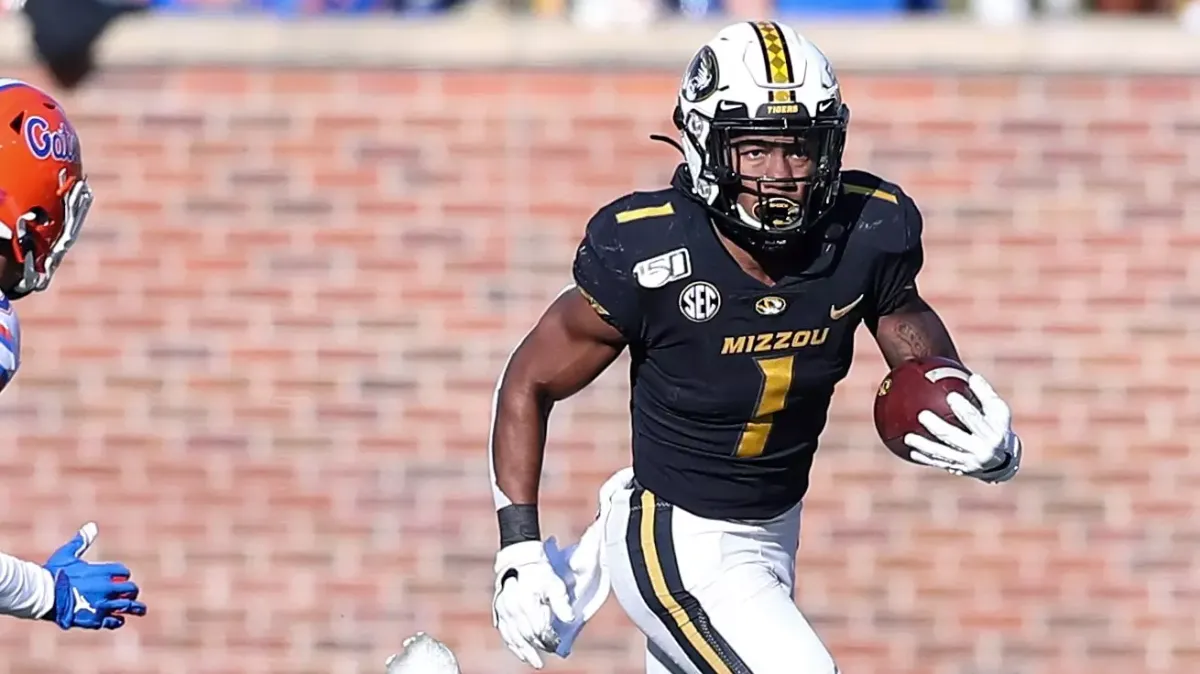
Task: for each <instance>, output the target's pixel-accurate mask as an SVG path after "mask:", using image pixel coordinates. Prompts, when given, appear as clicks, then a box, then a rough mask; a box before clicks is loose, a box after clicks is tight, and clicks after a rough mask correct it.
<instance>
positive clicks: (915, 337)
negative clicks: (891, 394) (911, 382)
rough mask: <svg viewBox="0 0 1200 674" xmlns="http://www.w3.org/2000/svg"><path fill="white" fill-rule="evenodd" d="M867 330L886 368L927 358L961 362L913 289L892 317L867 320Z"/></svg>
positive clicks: (947, 335)
mask: <svg viewBox="0 0 1200 674" xmlns="http://www.w3.org/2000/svg"><path fill="white" fill-rule="evenodd" d="M868 327H870V329H871V333H872V334H873V335H874V336H875V342H876V343H877V344H878V345H879V350H880V351H881V352H882V353H883V358H884V360H886V361H887V364H888V367H889V368H894V367H896V366H897V365H899V364H900V363H903V362H904V361H906V360H912V359H914V358H926V357H930V356H942V357H945V358H951V359H954V360H961V359H960V358H959V356H958V349H957V348H955V346H954V340H953V339H952V338H951V337H950V331H949V330H947V329H946V324H945V323H943V322H942V319H941V317H939V316H938V315H937V312H936V311H934V310H933V307H931V306H929V303H928V302H926V301H925V300H924V299H923V298H922V297H921V296H920V295H919V294H917V290H916V287H915V286H914V287H913V288H912V290H911V293H910V294H909V296H908V297H907V298H906V299H904V300H903V302H902V303H901V304H900V305H899V306H897V307H896V308H895V309H893V310H891V313H888V314H885V315H882V316H876V317H873V318H872V319H869V320H868Z"/></svg>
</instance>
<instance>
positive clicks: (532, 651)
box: [492, 541, 574, 669]
mask: <svg viewBox="0 0 1200 674" xmlns="http://www.w3.org/2000/svg"><path fill="white" fill-rule="evenodd" d="M495 571H496V593H495V594H494V595H493V596H492V625H493V626H494V627H495V628H496V629H497V630H499V631H500V637H501V638H502V639H503V640H504V645H505V646H508V650H510V651H512V652H513V654H514V655H516V656H517V657H518V658H520V660H521V661H522V662H524V663H526V664H528V665H529V666H531V667H533V668H534V669H541V668H542V667H543V662H542V656H541V654H539V653H538V651H539V650H541V651H542V652H545V653H553V652H554V650H555V649H556V648H557V647H558V635H557V634H556V633H555V632H554V629H553V627H552V626H551V617H552V616H553V617H557V618H558V619H559V620H561V621H562V622H565V623H569V622H571V621H572V620H574V616H573V612H572V610H571V600H570V597H569V596H568V595H567V586H566V584H564V583H563V581H562V579H561V578H559V577H558V576H557V575H556V574H555V573H554V569H553V568H552V567H551V566H550V560H548V559H547V558H546V550H545V548H544V547H543V546H542V542H541V541H524V542H522V543H514V544H513V545H509V546H507V547H504V548H501V549H500V551H499V552H497V553H496V565H495Z"/></svg>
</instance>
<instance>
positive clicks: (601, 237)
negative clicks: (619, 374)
mask: <svg viewBox="0 0 1200 674" xmlns="http://www.w3.org/2000/svg"><path fill="white" fill-rule="evenodd" d="M616 226H617V225H616V221H615V219H613V217H612V215H611V214H609V213H606V212H605V211H601V212H600V213H598V214H597V215H596V216H595V217H593V218H592V220H591V222H589V223H588V227H587V231H586V233H585V234H584V236H583V241H581V242H580V244H579V248H578V249H577V250H576V251H575V263H574V265H573V268H572V273H573V275H574V277H575V284H576V286H577V287H578V289H579V291H580V292H581V293H582V294H583V296H584V297H585V298H587V300H588V302H589V303H591V305H592V308H593V309H595V310H596V313H597V314H599V315H600V317H601V318H603V319H604V320H605V321H606V322H607V323H608V324H609V325H612V326H613V327H614V328H616V329H617V330H618V331H620V333H621V334H622V335H623V336H624V337H625V339H626V341H629V342H632V341H634V340H635V339H636V338H637V337H638V335H640V334H641V326H642V309H641V298H640V293H639V290H638V286H637V283H636V281H635V280H634V277H633V272H632V268H631V267H630V266H629V264H628V262H627V261H626V255H625V249H624V247H623V246H622V245H621V242H620V240H619V239H618V237H617V232H616Z"/></svg>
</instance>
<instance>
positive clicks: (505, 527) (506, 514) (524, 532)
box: [496, 504, 542, 548]
mask: <svg viewBox="0 0 1200 674" xmlns="http://www.w3.org/2000/svg"><path fill="white" fill-rule="evenodd" d="M496 520H497V521H499V523H500V547H502V548H504V547H508V546H510V545H512V544H514V543H524V542H525V541H540V540H542V532H541V528H540V527H539V526H538V509H537V505H536V504H521V505H517V504H513V505H507V506H504V507H503V508H501V509H499V510H497V511H496Z"/></svg>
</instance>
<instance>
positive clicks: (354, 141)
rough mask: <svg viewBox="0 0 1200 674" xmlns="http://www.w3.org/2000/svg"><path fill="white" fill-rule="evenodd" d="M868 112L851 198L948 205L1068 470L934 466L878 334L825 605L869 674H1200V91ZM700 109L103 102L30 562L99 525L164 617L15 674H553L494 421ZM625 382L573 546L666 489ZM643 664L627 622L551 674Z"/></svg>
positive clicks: (248, 98)
mask: <svg viewBox="0 0 1200 674" xmlns="http://www.w3.org/2000/svg"><path fill="white" fill-rule="evenodd" d="M20 74H24V75H27V76H29V77H33V78H36V74H33V73H18V75H20ZM844 80H845V88H846V92H847V96H848V99H849V102H850V104H851V106H852V107H853V111H854V113H853V115H854V116H853V127H852V135H851V139H850V148H849V162H848V163H849V164H850V165H851V166H863V167H868V168H870V169H873V170H875V171H877V172H881V173H884V174H885V175H888V176H890V177H893V178H894V179H895V180H897V181H899V182H901V183H903V184H904V185H905V187H906V189H907V190H908V191H909V192H910V193H911V194H913V195H914V196H915V197H916V198H917V199H918V201H919V203H920V204H922V206H923V208H924V210H925V213H926V215H927V239H926V245H927V247H928V251H929V254H928V264H927V269H926V271H925V272H924V274H923V277H922V278H923V287H924V289H925V292H926V294H927V295H928V297H929V298H931V300H932V301H933V303H934V304H935V305H936V307H937V308H938V309H940V310H941V312H942V314H943V316H944V317H945V318H946V320H947V322H948V323H949V324H950V326H951V328H952V329H953V331H954V333H955V335H956V336H957V339H958V341H959V342H960V346H961V348H962V351H963V352H964V354H965V357H966V358H967V359H968V362H969V363H970V364H971V365H972V366H973V367H975V368H977V369H979V370H981V371H983V372H985V373H987V374H988V375H989V377H990V378H991V379H992V381H993V383H994V384H996V385H997V387H998V388H999V389H1000V390H1001V391H1003V392H1004V393H1005V394H1006V395H1007V396H1008V398H1009V399H1010V400H1011V402H1012V404H1013V406H1014V408H1015V414H1016V420H1017V421H1016V423H1017V428H1018V430H1019V431H1020V432H1021V433H1022V435H1023V437H1024V438H1025V440H1026V443H1027V445H1028V448H1029V449H1028V451H1029V454H1028V458H1027V460H1026V466H1027V467H1026V468H1025V470H1024V471H1023V473H1022V475H1021V477H1020V479H1019V480H1018V481H1017V482H1016V483H1013V484H1011V485H1010V486H1006V487H1003V488H989V487H986V486H983V485H980V484H977V483H975V482H973V481H967V480H963V479H958V478H953V477H950V476H945V475H943V474H941V473H935V472H933V471H929V470H922V469H918V468H916V467H913V466H909V465H906V464H903V463H902V462H900V461H897V460H895V459H894V458H893V457H891V456H890V455H889V454H887V452H886V451H884V450H883V449H882V448H881V446H880V445H879V444H878V442H877V440H876V439H875V437H874V432H873V429H872V427H871V426H870V423H869V410H870V404H871V395H872V389H873V386H874V385H875V383H876V382H877V381H878V379H879V378H880V377H881V376H882V374H883V372H884V370H883V364H882V360H881V358H880V357H879V356H878V355H877V354H876V353H875V352H874V351H873V347H872V345H871V343H870V342H869V338H866V336H865V335H863V337H864V339H862V341H861V344H860V346H861V349H860V353H861V357H860V359H859V360H858V362H857V364H856V366H855V368H854V371H853V374H852V376H851V378H850V380H849V381H848V382H847V383H846V384H845V385H844V386H843V387H842V388H841V389H839V392H838V396H837V400H836V403H835V406H834V411H833V418H832V421H831V425H830V429H829V431H828V433H827V435H826V441H825V445H824V448H823V450H822V452H821V455H820V457H819V460H818V462H817V467H816V471H815V486H814V488H813V491H812V495H811V498H810V499H809V502H808V505H807V516H806V520H805V538H804V543H803V546H802V552H801V558H800V571H799V591H798V599H799V602H800V603H801V605H802V607H803V608H804V609H805V611H806V612H807V613H808V615H809V616H810V617H811V618H812V620H813V621H814V622H815V623H816V624H817V625H818V627H819V630H820V632H821V633H822V635H823V636H824V637H825V638H826V639H827V640H828V642H829V644H830V646H831V647H832V649H833V650H834V652H835V654H836V655H837V657H838V659H839V661H840V663H841V666H842V671H844V672H846V673H847V674H871V673H878V674H918V673H920V674H968V673H970V674H1051V673H1053V674H1105V673H1108V672H1113V673H1117V672H1120V673H1122V674H1124V673H1128V672H1171V673H1173V674H1188V673H1189V672H1195V671H1197V668H1198V667H1200V649H1198V648H1197V646H1196V645H1195V643H1196V642H1195V636H1196V633H1197V629H1198V628H1200V623H1198V621H1197V618H1196V617H1195V616H1196V613H1195V603H1196V600H1197V599H1198V598H1200V591H1197V589H1196V588H1197V583H1196V578H1197V577H1198V575H1197V574H1198V573H1200V565H1198V564H1197V562H1196V556H1195V554H1194V549H1195V546H1196V545H1197V544H1198V543H1200V525H1197V524H1195V522H1196V515H1197V512H1196V508H1195V506H1194V505H1193V502H1194V501H1195V498H1194V496H1193V494H1194V492H1195V490H1196V488H1197V486H1198V485H1200V460H1197V459H1195V458H1194V457H1192V456H1191V452H1190V451H1189V445H1188V439H1189V438H1190V437H1191V433H1193V432H1196V431H1197V430H1200V421H1197V415H1196V414H1195V411H1196V410H1197V408H1198V405H1197V400H1198V398H1197V396H1198V395H1200V390H1198V388H1197V385H1196V384H1195V382H1194V380H1195V378H1196V377H1197V375H1200V351H1198V350H1197V348H1196V347H1195V346H1194V344H1195V342H1194V341H1193V340H1194V339H1195V337H1196V333H1195V331H1196V329H1197V320H1196V318H1195V315H1194V314H1195V306H1196V304H1197V302H1198V301H1200V283H1198V281H1197V278H1196V275H1195V270H1196V269H1200V254H1198V252H1197V251H1200V232H1198V231H1197V230H1196V229H1195V228H1194V227H1193V226H1191V225H1190V224H1188V218H1186V216H1187V215H1189V212H1190V211H1191V209H1194V208H1195V207H1197V206H1200V200H1198V198H1200V181H1197V180H1195V179H1194V178H1193V177H1192V174H1193V173H1194V170H1195V168H1196V167H1197V166H1200V117H1197V116H1196V113H1195V104H1196V99H1197V98H1198V97H1200V85H1196V84H1194V83H1192V82H1189V81H1187V80H1183V79H1157V78H1137V79H1123V78H1119V77H1078V78H1060V77H1041V76H1031V77H956V76H953V75H946V76H873V75H871V74H847V75H845V77H844ZM674 82H675V75H674V74H673V73H669V74H665V75H664V74H659V73H627V74H622V75H610V74H583V73H572V72H557V73H547V74H521V73H510V74H497V73H454V74H449V73H447V74H439V73H424V74H410V73H405V72H320V71H295V72H269V71H239V70H236V69H234V70H221V69H212V70H200V69H197V70H171V71H159V70H154V69H138V70H128V71H113V72H109V73H106V74H104V75H103V76H101V77H100V78H99V79H98V80H97V82H96V83H95V85H94V86H92V87H90V88H89V89H88V90H86V91H84V92H82V93H80V94H76V95H74V96H67V97H64V103H66V104H67V105H68V108H69V109H70V110H71V111H72V112H73V114H74V118H75V120H76V122H77V124H78V126H79V127H80V129H81V132H82V134H83V138H84V143H85V146H84V147H85V156H86V159H87V162H88V168H89V170H90V171H91V174H92V178H93V182H94V185H95V187H96V189H97V191H98V205H97V208H96V211H95V214H94V218H93V220H92V221H91V222H90V224H89V228H90V230H89V231H88V233H87V235H86V238H85V240H84V241H83V243H81V245H80V246H79V247H78V248H76V249H75V251H74V252H73V253H72V255H71V256H70V257H69V258H68V262H67V264H66V266H65V267H64V268H63V270H62V272H61V273H60V275H59V278H58V279H57V281H56V285H55V287H54V289H53V290H52V291H51V292H50V293H48V294H46V295H44V296H40V297H37V298H36V299H31V300H29V301H28V302H26V303H24V304H23V305H22V306H20V307H19V309H20V311H21V312H22V317H23V319H24V321H25V331H26V332H25V340H26V349H27V351H26V361H25V365H24V368H23V370H22V372H21V374H20V376H19V377H18V380H17V381H18V383H17V384H16V385H15V386H14V387H13V388H12V389H11V390H9V391H7V392H6V393H5V394H4V396H3V398H2V399H0V415H3V418H4V419H5V420H6V421H7V422H8V423H9V427H10V428H11V429H12V433H13V439H12V440H11V441H10V442H6V443H4V444H3V445H0V484H2V485H3V487H4V489H3V491H2V492H0V493H2V494H3V503H4V505H5V508H4V515H3V517H0V528H2V531H0V533H2V534H3V535H2V539H3V549H5V550H7V551H11V552H15V553H19V554H24V555H31V556H33V555H37V556H39V557H40V556H42V555H44V554H45V553H46V551H48V550H49V549H51V548H52V546H54V545H56V544H58V542H59V541H60V540H65V538H66V537H67V536H68V535H69V534H70V533H71V532H72V531H73V529H74V527H76V526H77V525H78V524H80V523H82V522H83V521H85V520H86V519H88V518H95V519H97V520H98V521H99V522H100V524H101V537H100V541H99V545H98V549H97V553H98V555H97V556H99V557H103V558H120V559H123V560H126V561H128V562H129V563H130V565H131V566H132V567H133V568H134V569H135V573H136V576H137V577H138V578H139V579H140V580H141V582H142V583H143V586H144V587H145V598H146V599H147V600H148V601H149V602H150V605H151V607H152V611H153V613H152V614H151V616H150V617H147V618H145V619H143V620H141V621H139V622H138V623H137V625H136V626H135V627H134V628H133V629H129V630H123V631H121V632H119V633H116V634H104V635H93V634H78V635H77V634H70V635H64V634H61V633H59V632H57V631H56V630H54V629H53V628H52V627H49V626H45V625H30V624H24V623H21V624H17V623H13V622H8V623H5V629H4V630H3V631H2V632H0V644H2V648H3V651H2V652H3V653H4V657H3V658H2V660H3V662H0V673H6V672H22V673H25V672H29V673H32V672H37V673H39V674H45V673H57V672H63V673H66V672H71V673H72V674H92V673H101V672H103V673H110V672H111V673H115V672H121V673H123V674H140V673H143V672H170V673H176V672H189V673H190V672H197V673H201V672H202V673H204V674H226V673H228V674H243V673H244V674H257V673H267V672H270V673H272V674H284V673H286V674H328V673H339V674H340V673H344V672H378V671H381V662H382V659H383V658H384V657H385V656H386V655H387V654H388V653H390V652H392V651H393V650H395V649H397V648H398V646H399V643H400V640H401V639H402V638H403V637H404V636H405V635H407V634H408V633H410V632H413V631H415V630H417V629H425V630H429V631H432V632H434V633H435V634H437V635H439V636H441V637H443V638H444V639H446V640H447V641H449V642H450V643H451V644H452V645H453V646H454V647H455V648H457V649H458V650H459V651H460V653H461V655H462V659H463V661H464V669H465V671H466V673H467V674H484V673H488V674H499V673H502V672H518V671H522V670H521V669H520V668H519V667H518V666H517V663H516V661H515V659H512V658H511V657H510V656H509V655H507V652H506V651H504V650H503V648H502V647H501V645H500V642H499V639H498V637H497V636H496V635H495V633H494V631H493V630H492V628H491V625H490V619H489V601H490V592H491V589H490V586H491V582H492V577H491V570H490V567H491V561H492V554H493V551H494V545H495V541H496V534H495V530H494V520H493V515H492V506H491V499H490V495H489V490H488V487H487V468H486V458H485V453H484V448H485V440H486V434H487V416H488V405H489V398H490V394H491V387H492V384H493V381H494V377H495V376H496V374H497V372H498V370H499V368H500V366H501V364H502V362H503V359H504V357H505V356H506V354H507V350H508V348H509V347H510V346H511V345H512V344H513V343H514V342H515V341H516V340H517V339H518V338H519V337H520V335H521V334H522V333H523V331H524V330H525V329H526V328H527V326H528V325H529V324H530V322H531V321H532V320H533V319H534V318H535V316H536V315H537V314H538V312H539V311H540V310H541V308H542V307H543V306H544V304H545V303H546V302H547V301H548V299H549V298H550V297H551V296H552V295H553V294H554V293H555V292H556V291H557V290H558V289H559V288H560V287H561V286H562V285H563V284H564V283H565V282H566V280H567V278H568V269H569V262H570V259H571V255H572V252H573V247H574V244H575V242H576V240H577V237H578V236H579V234H580V233H581V230H582V227H583V224H584V223H585V221H586V219H587V217H588V216H589V215H590V213H591V212H592V211H593V209H594V208H596V207H597V206H599V205H600V204H602V203H604V202H605V201H608V200H609V199H611V198H613V197H614V196H616V195H617V194H618V193H620V192H622V191H625V190H627V189H629V188H632V187H634V186H650V185H655V184H657V183H659V182H660V181H662V180H663V179H664V178H665V176H666V175H667V174H668V172H669V170H670V168H671V167H672V165H673V163H674V155H673V154H672V152H673V151H672V150H670V149H669V148H668V147H666V146H665V145H660V144H657V143H652V142H651V141H649V140H647V139H646V135H647V134H648V133H651V132H655V131H659V132H661V131H665V130H667V129H668V127H667V124H666V120H667V118H668V115H669V112H670V109H671V105H672V102H671V96H672V88H673V86H674ZM1189 169H1191V170H1189ZM1192 219H1194V218H1192ZM624 379H625V373H624V370H623V367H622V366H620V365H619V366H618V367H616V368H615V369H614V370H613V371H611V372H610V373H608V374H607V375H605V376H604V377H602V379H601V380H600V381H598V382H597V383H596V384H595V385H594V386H593V387H592V388H590V389H589V390H587V391H585V392H584V393H582V394H580V395H579V396H578V397H577V398H575V399H573V400H571V401H570V402H568V403H566V404H564V405H563V406H561V407H560V408H559V410H558V411H557V412H556V414H555V416H554V421H553V429H552V441H551V443H550V444H551V449H550V452H549V459H548V465H547V468H546V478H545V489H544V502H545V504H546V505H545V507H544V512H545V521H544V528H545V530H546V531H547V532H548V533H554V534H558V535H559V536H562V537H567V538H571V537H573V536H575V535H577V534H578V532H579V531H580V530H581V529H582V528H583V526H584V525H585V524H586V523H587V521H588V519H589V518H590V516H591V513H592V509H593V508H594V493H595V489H596V488H598V486H599V484H600V482H601V481H602V479H603V478H604V477H605V476H607V475H608V474H609V473H610V472H611V471H612V470H615V469H616V468H618V467H620V466H621V465H623V464H624V463H625V461H626V458H625V457H626V451H627V443H626V441H625V437H626V419H625V415H624V413H623V410H624V409H625V406H626V399H625V393H626V391H625V383H624ZM641 644H642V642H641V639H640V637H638V636H637V635H636V634H635V633H634V632H633V630H632V628H631V627H630V626H629V624H628V623H627V622H626V620H625V618H624V617H623V616H622V615H621V614H620V612H619V609H618V607H617V606H616V602H615V601H611V602H610V604H609V605H608V606H607V607H606V608H605V610H604V611H603V612H602V614H601V615H600V616H599V617H598V618H597V619H596V622H595V624H594V625H592V626H591V627H589V629H588V632H587V633H586V636H585V638H584V641H583V643H582V644H581V645H580V648H579V651H578V654H577V655H576V656H573V657H572V658H571V660H570V661H569V662H568V664H563V663H555V664H554V665H553V668H552V670H551V671H557V672H573V673H576V674H618V673H620V674H626V673H632V672H637V671H640V663H641V661H642V655H641V652H642V651H641Z"/></svg>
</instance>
